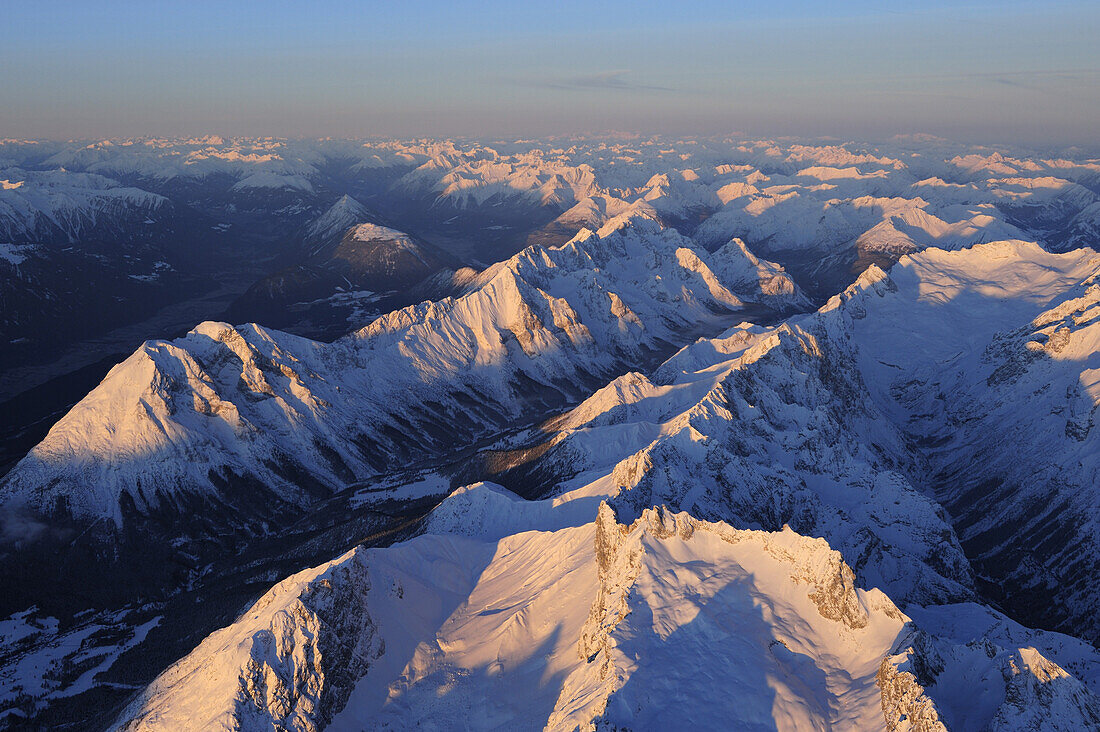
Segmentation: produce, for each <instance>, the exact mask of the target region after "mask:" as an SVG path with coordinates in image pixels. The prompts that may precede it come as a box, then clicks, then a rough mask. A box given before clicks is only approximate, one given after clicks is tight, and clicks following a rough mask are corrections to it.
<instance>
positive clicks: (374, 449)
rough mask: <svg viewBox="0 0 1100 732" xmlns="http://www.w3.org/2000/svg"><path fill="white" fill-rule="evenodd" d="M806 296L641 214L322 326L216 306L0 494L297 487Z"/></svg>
mask: <svg viewBox="0 0 1100 732" xmlns="http://www.w3.org/2000/svg"><path fill="white" fill-rule="evenodd" d="M708 262H709V264H708ZM754 273H755V275H754ZM803 302H804V300H803V296H802V295H801V293H799V292H798V290H797V288H796V287H795V286H794V285H793V283H792V282H791V281H790V280H789V278H787V277H786V275H784V274H783V272H782V270H780V269H779V268H777V267H776V266H775V265H773V264H771V263H768V262H761V261H760V260H757V259H756V258H755V257H753V256H752V255H751V254H749V253H748V252H747V251H746V250H745V249H744V248H743V247H741V246H740V245H738V244H737V243H733V244H731V245H730V246H728V247H726V248H723V249H721V250H719V251H718V252H715V253H714V254H707V253H706V252H704V251H702V250H699V249H696V248H694V247H693V246H692V244H691V241H690V240H688V239H686V238H685V237H683V236H682V235H680V234H678V233H676V232H675V231H671V230H664V229H662V228H661V227H660V226H659V225H657V224H655V223H653V222H649V221H645V220H620V221H618V222H616V223H615V224H614V225H610V226H607V227H605V228H604V229H601V230H600V232H598V233H593V232H591V231H587V230H586V231H584V232H582V233H581V234H580V235H578V236H577V237H576V238H575V239H574V240H573V241H571V242H570V243H568V244H566V245H565V246H563V247H561V248H557V249H544V248H539V247H532V248H529V249H527V250H524V251H523V252H521V253H520V254H517V255H516V256H515V257H513V258H512V259H510V260H508V261H506V262H503V263H501V264H498V265H496V266H494V267H492V268H490V269H489V270H487V271H486V272H484V273H482V274H481V275H480V276H479V277H478V278H477V279H476V281H474V282H473V283H472V284H471V285H469V288H468V294H466V295H463V296H461V297H457V298H448V299H446V300H442V301H439V302H424V303H421V304H419V305H416V306H412V307H409V308H405V309H403V310H399V311H396V312H393V313H390V314H389V315H386V316H383V317H381V318H379V319H378V320H376V321H375V322H374V323H372V324H371V325H369V326H368V327H366V328H364V329H362V330H360V331H358V332H355V333H352V334H350V335H348V336H347V337H345V338H343V339H341V340H339V341H337V342H335V343H333V344H323V343H317V342H313V341H309V340H306V339H302V338H297V337H294V336H290V335H288V334H285V333H279V332H277V331H269V330H266V329H264V328H261V327H259V326H256V325H247V326H242V327H240V328H233V327H231V326H229V325H227V324H224V323H204V324H202V325H200V326H199V327H198V328H196V329H195V330H193V331H192V332H191V333H189V334H188V335H187V336H186V337H184V338H181V339H178V340H175V341H171V342H164V341H150V342H147V343H146V344H145V345H143V346H142V347H141V349H139V350H138V351H137V352H136V353H135V354H134V355H132V356H131V357H130V358H128V359H127V360H126V361H125V362H123V363H122V364H120V365H118V366H116V367H115V368H114V369H113V370H112V371H111V373H110V374H108V376H107V378H106V379H105V380H104V381H103V383H102V384H101V385H100V386H99V387H98V388H97V389H95V390H94V391H93V392H92V393H91V394H89V395H88V396H87V397H86V398H85V399H84V400H83V401H81V402H80V403H79V404H78V405H77V406H76V407H74V408H73V410H72V411H71V412H70V413H69V414H68V415H66V416H65V417H64V418H63V419H62V420H61V421H60V422H59V423H58V424H57V425H55V426H54V428H53V429H52V430H51V431H50V434H49V435H48V436H47V438H46V439H45V440H44V441H43V442H42V443H41V444H40V445H39V446H38V447H36V448H35V449H34V450H32V451H31V453H30V454H29V455H28V456H27V457H26V458H25V459H24V460H23V461H22V462H21V463H19V465H17V466H16V467H15V468H14V469H13V470H12V471H11V473H9V475H8V476H7V477H6V478H5V481H4V485H3V489H2V490H3V498H4V499H5V500H6V501H10V502H12V503H15V504H18V503H25V504H27V505H28V506H29V507H30V508H31V509H32V510H36V511H52V510H54V509H60V510H62V512H67V513H71V514H72V515H73V516H75V517H78V518H87V519H95V518H99V517H107V518H110V519H112V520H114V521H115V523H116V524H119V525H121V523H122V521H123V516H124V514H128V513H137V514H146V513H149V512H150V511H152V510H154V509H167V510H172V509H173V507H174V508H175V510H182V505H183V504H181V503H179V501H187V500H188V498H187V497H188V496H189V495H191V494H197V495H200V496H205V499H204V500H209V501H213V502H214V505H226V506H236V507H237V508H243V507H244V506H245V505H251V502H253V501H256V500H258V498H259V496H258V495H257V493H259V494H260V495H270V496H272V497H273V498H274V499H275V504H274V505H275V506H278V505H280V503H281V504H289V505H306V504H308V503H309V501H310V496H311V495H312V496H318V495H326V494H327V493H328V492H329V491H330V490H331V489H332V488H333V487H335V486H339V485H343V484H344V483H346V482H349V481H352V480H355V479H358V478H362V477H364V476H367V475H372V474H375V473H377V472H378V471H380V470H384V469H386V468H387V467H390V466H394V465H399V464H401V462H402V461H404V460H407V459H409V458H411V457H412V456H417V455H420V456H425V455H431V454H434V453H436V452H438V451H439V450H440V449H442V447H445V446H447V445H454V444H456V443H458V442H459V441H462V440H472V439H473V438H474V437H476V436H477V435H478V434H480V433H482V432H484V431H486V430H488V429H490V428H494V427H495V428H500V427H502V426H504V425H505V424H506V423H507V422H509V421H511V420H515V419H517V418H520V417H521V416H522V415H523V414H524V411H525V410H526V409H530V408H531V407H533V406H534V407H537V408H538V409H540V410H545V409H547V408H548V407H549V406H550V405H553V404H555V403H560V401H561V400H562V399H565V398H570V397H571V396H572V395H581V394H583V393H584V392H585V391H586V389H587V388H588V386H589V385H591V384H593V383H595V382H596V381H597V379H598V378H600V377H603V378H606V375H608V374H610V373H613V372H615V371H616V370H619V369H621V368H622V364H624V363H627V362H629V363H636V362H638V361H639V360H644V359H645V358H646V356H647V354H649V353H651V352H655V351H659V350H661V349H663V348H667V347H668V346H669V345H671V344H676V343H677V342H679V343H682V342H683V341H684V340H686V339H687V338H688V337H690V335H691V334H692V333H693V332H695V331H696V330H698V329H700V328H704V329H705V328H718V327H720V324H721V323H722V322H723V319H728V318H729V315H730V313H732V312H735V311H738V310H741V309H742V308H743V307H745V305H746V304H757V305H760V304H762V305H766V306H770V307H774V308H790V307H792V306H794V307H797V306H800V305H801V304H803ZM242 483H243V484H245V485H246V486H248V487H247V488H245V489H244V496H243V497H242V496H241V495H240V493H241V490H242V489H241V484H242ZM261 503H263V501H262V500H261ZM249 510H251V509H247V510H245V511H243V512H242V516H240V517H238V519H237V520H243V521H245V522H247V520H248V512H249Z"/></svg>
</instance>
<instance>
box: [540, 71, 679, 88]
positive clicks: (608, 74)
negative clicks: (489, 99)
mask: <svg viewBox="0 0 1100 732" xmlns="http://www.w3.org/2000/svg"><path fill="white" fill-rule="evenodd" d="M629 73H630V69H615V70H612V71H599V72H596V73H594V74H581V75H579V76H571V77H567V78H561V79H542V80H529V81H526V82H521V83H526V84H529V85H531V86H536V87H539V88H543V89H567V90H571V91H590V90H594V89H595V90H604V91H606V90H612V91H656V92H674V91H678V90H677V89H673V88H672V87H668V86H658V85H656V84H639V83H637V82H635V81H631V80H630V79H627V78H625V77H626V75H627V74H629Z"/></svg>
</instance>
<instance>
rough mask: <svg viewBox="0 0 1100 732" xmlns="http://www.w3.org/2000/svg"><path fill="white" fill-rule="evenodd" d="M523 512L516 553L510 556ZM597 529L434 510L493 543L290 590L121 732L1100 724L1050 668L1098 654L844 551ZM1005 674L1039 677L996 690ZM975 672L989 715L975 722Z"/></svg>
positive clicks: (540, 512)
mask: <svg viewBox="0 0 1100 732" xmlns="http://www.w3.org/2000/svg"><path fill="white" fill-rule="evenodd" d="M452 501H453V502H456V503H457V504H459V505H457V506H451V505H449V504H451V503H452ZM508 502H510V503H511V504H512V506H513V509H512V516H513V518H512V519H511V524H510V527H509V531H511V532H514V533H508V534H507V535H504V536H496V535H495V534H496V526H495V521H492V519H494V518H496V517H497V516H498V513H497V512H498V510H499V509H500V508H501V506H502V505H504V504H505V503H508ZM589 509H590V510H589V511H588V512H587V513H588V516H587V518H582V516H581V514H580V513H578V514H576V515H575V516H572V517H571V518H572V519H573V521H569V522H566V524H567V525H562V526H558V527H555V528H552V529H551V528H549V527H548V526H547V525H546V521H547V520H548V519H549V520H552V521H553V520H555V519H552V518H551V514H552V513H553V511H549V512H548V511H547V510H546V508H545V507H543V506H539V505H533V504H530V503H527V502H524V501H522V499H519V498H518V497H516V496H508V495H507V492H506V491H504V490H503V489H501V488H499V487H495V486H490V485H484V484H483V485H479V486H473V487H470V488H468V489H466V490H464V491H462V492H461V493H459V494H456V495H455V496H452V497H451V498H449V499H448V500H447V501H445V502H444V503H443V504H442V505H441V506H440V507H439V508H438V509H437V510H436V514H438V513H440V512H441V511H445V512H449V513H450V514H451V516H458V515H464V516H466V517H467V518H469V519H470V520H471V521H472V522H473V523H472V525H469V524H467V525H454V526H453V527H452V528H454V529H456V530H457V533H449V529H448V528H447V527H448V524H447V521H448V520H447V519H444V520H443V521H436V522H434V523H433V524H432V526H431V528H430V529H429V533H428V534H426V535H422V536H420V537H418V538H416V539H413V540H410V541H407V542H404V543H401V544H396V545H394V546H392V547H389V548H386V549H374V550H366V549H356V550H353V551H352V552H350V553H348V554H346V555H344V556H343V557H341V558H339V559H337V560H335V561H333V562H331V563H329V564H326V565H322V566H321V567H318V568H315V569H311V570H306V571H305V572H302V573H300V574H297V575H295V576H293V577H290V578H288V579H287V580H284V581H283V582H281V583H279V584H278V585H276V587H275V588H273V589H272V590H271V591H270V592H269V593H268V594H267V595H265V596H264V597H263V598H262V599H260V600H259V601H258V602H257V603H256V604H255V605H254V606H253V607H252V608H251V609H250V610H248V611H246V612H245V613H244V615H242V616H241V618H239V619H238V620H237V622H236V623H234V624H233V625H231V626H229V627H227V628H225V629H223V630H220V631H217V632H215V633H214V634H212V635H211V636H209V637H208V638H207V639H206V640H205V641H203V643H202V644H201V645H199V647H198V648H196V649H195V650H194V651H193V652H192V653H191V654H189V655H188V656H187V657H185V658H184V659H182V660H181V661H179V662H178V663H176V664H175V665H173V666H172V667H171V668H169V669H168V670H167V671H165V672H164V673H163V674H161V676H160V677H158V679H157V680H156V681H154V682H153V684H151V685H150V686H149V687H148V688H147V689H146V690H145V692H144V693H143V694H142V695H141V696H140V697H139V698H137V699H136V700H135V701H134V702H133V703H132V704H131V706H130V707H129V708H127V709H126V710H125V712H124V713H123V714H122V715H121V717H120V719H119V720H118V723H117V726H118V728H119V729H123V730H132V731H136V730H158V729H173V730H190V729H213V728H217V729H229V728H232V729H241V730H263V729H270V728H271V726H276V727H282V728H286V729H320V728H322V727H323V728H326V729H330V730H344V729H348V730H351V729H403V728H406V727H407V726H408V725H409V723H410V720H413V719H415V720H416V721H417V723H418V724H419V725H420V726H422V727H426V728H430V729H447V728H455V727H459V728H464V729H538V728H545V729H551V730H559V729H561V730H572V729H578V728H580V729H596V728H605V727H610V728H623V727H627V728H632V729H668V728H675V727H684V726H686V727H692V728H730V727H733V728H738V729H750V728H774V729H780V730H798V729H822V728H834V729H881V728H883V727H887V728H889V729H944V727H943V726H942V723H941V722H940V719H941V715H943V718H944V719H948V720H951V721H954V720H955V719H958V718H959V717H958V714H960V713H965V714H967V715H969V716H968V721H970V722H977V723H979V724H980V723H982V722H989V721H992V722H993V724H992V727H991V728H993V729H1011V728H1012V727H1011V726H1006V724H1004V720H1008V721H1009V722H1012V721H1018V720H1019V719H1020V717H1019V714H1018V712H1019V711H1020V710H1021V709H1023V710H1029V709H1030V710H1033V711H1034V710H1039V709H1042V710H1045V711H1047V712H1049V713H1048V714H1047V716H1046V717H1045V722H1046V724H1048V725H1049V727H1050V728H1051V729H1073V728H1074V727H1073V725H1075V724H1077V725H1080V724H1084V725H1087V724H1089V723H1090V722H1091V721H1094V720H1095V719H1096V717H1095V716H1093V717H1089V716H1088V715H1089V714H1095V712H1096V706H1095V705H1096V702H1097V699H1096V696H1095V693H1094V691H1090V689H1089V688H1088V687H1087V685H1086V684H1084V683H1082V682H1081V681H1080V680H1078V679H1077V678H1075V677H1073V676H1072V675H1070V673H1069V672H1067V671H1066V670H1064V668H1063V667H1062V666H1060V665H1058V663H1057V662H1055V661H1053V660H1050V659H1049V658H1048V657H1047V656H1046V655H1044V654H1045V653H1050V654H1053V655H1056V656H1058V657H1060V658H1061V659H1062V662H1063V663H1065V664H1067V665H1071V664H1072V665H1075V666H1076V667H1078V668H1080V669H1083V670H1084V671H1086V672H1088V673H1094V672H1095V669H1096V664H1097V660H1098V658H1100V657H1098V654H1097V653H1096V651H1095V650H1094V649H1091V648H1088V647H1087V646H1085V645H1084V644H1080V643H1076V644H1075V642H1074V641H1073V640H1072V639H1069V638H1066V637H1064V636H1058V635H1057V634H1050V633H1046V634H1044V633H1038V634H1036V633H1033V632H1031V631H1026V630H1025V629H1022V628H1020V627H1019V626H1015V625H1014V624H1011V623H1008V622H1006V621H1004V620H1003V619H1002V618H999V617H998V616H997V615H996V614H995V613H993V612H992V611H988V610H986V609H984V608H980V607H979V606H971V605H963V606H946V607H944V608H937V609H936V610H934V611H929V612H927V613H926V614H925V617H927V622H926V624H921V623H922V621H919V620H918V622H917V623H914V622H913V621H911V620H910V619H909V618H908V617H907V616H906V615H904V614H903V613H902V612H901V611H900V610H898V608H897V607H896V606H895V605H894V603H892V602H891V601H890V599H889V598H888V597H887V596H886V595H885V594H884V593H882V592H881V591H879V590H863V589H859V588H857V587H856V586H855V585H854V584H853V575H852V572H851V570H850V569H848V567H847V566H846V565H845V564H844V562H843V560H842V559H841V558H840V555H839V554H838V553H837V552H835V551H833V550H831V549H830V548H829V546H828V544H826V542H825V541H823V540H821V539H810V538H807V537H803V536H799V535H798V534H796V533H794V532H793V531H790V530H789V529H784V530H783V531H779V532H763V531H754V530H737V529H734V528H731V527H730V526H728V525H726V524H723V523H710V522H705V521H700V520H697V519H693V518H691V517H690V516H688V515H687V514H682V513H681V514H674V513H670V512H668V511H665V510H663V509H647V510H646V511H644V512H643V513H642V514H641V515H640V516H639V517H638V519H637V520H635V521H633V522H631V523H630V524H621V523H619V522H618V521H617V520H616V518H615V515H614V512H613V511H612V510H611V509H610V508H609V507H608V506H607V505H606V504H602V505H599V506H598V507H597V506H594V505H590V506H589ZM524 514H526V515H527V519H528V520H527V525H526V526H524V521H523V515H524ZM593 514H594V515H593ZM593 519H594V520H593ZM482 526H484V527H490V531H489V533H484V532H483V531H482V530H481V529H480V528H478V527H482ZM952 614H954V615H952ZM954 616H958V617H959V619H960V622H959V623H958V624H953V623H952V622H951V618H952V617H954ZM982 643H984V644H985V645H981V644H982ZM1020 644H1026V645H1020ZM1039 648H1042V649H1043V650H1042V651H1040V650H1039ZM985 649H989V653H990V654H992V655H988V654H987V653H986V650H985ZM917 653H921V654H924V655H923V656H922V659H924V658H927V659H929V660H930V661H931V663H930V664H929V665H928V666H920V667H919V668H918V673H920V674H922V675H923V674H925V673H926V672H927V669H928V668H932V669H935V671H934V673H933V675H932V676H931V677H929V678H925V679H924V681H925V682H926V683H927V687H922V686H921V684H920V682H919V681H918V680H917V677H916V675H915V674H913V673H912V666H913V664H914V661H913V656H914V655H915V654H917ZM933 653H936V654H939V655H937V656H935V657H934V658H933V657H932V656H931V654H933ZM944 657H949V658H950V660H949V661H946V662H944V663H943V664H942V667H941V666H937V665H935V663H936V661H938V660H940V659H942V658H944ZM1002 658H1003V659H1005V661H1006V662H1007V663H1008V664H1011V662H1012V660H1013V659H1022V660H1023V662H1022V663H1017V665H1015V666H1011V665H1006V668H1011V669H1014V671H1013V672H1012V673H1011V674H1001V673H985V672H984V669H987V668H999V667H998V666H997V664H998V663H999V662H1000V661H999V659H1002ZM959 674H963V675H966V674H970V675H969V676H966V681H967V689H968V692H969V696H970V698H975V699H979V700H980V702H981V703H980V705H977V706H976V707H974V708H967V709H965V712H964V711H963V710H961V709H960V706H959V694H958V687H957V686H955V679H956V678H957V677H958V675H959ZM941 687H942V688H941ZM917 719H922V720H923V721H924V723H925V724H926V725H927V726H924V727H918V726H915V722H916V720H917ZM907 721H909V724H908V725H907V723H906V722H907ZM998 722H1000V723H998ZM974 728H977V727H974Z"/></svg>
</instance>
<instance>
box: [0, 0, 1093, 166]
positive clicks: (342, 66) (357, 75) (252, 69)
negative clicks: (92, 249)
mask: <svg viewBox="0 0 1100 732" xmlns="http://www.w3.org/2000/svg"><path fill="white" fill-rule="evenodd" d="M5 16H6V17H7V21H8V22H6V23H5V24H4V30H0V41H2V44H0V45H2V48H0V62H2V63H3V64H4V66H5V68H6V69H7V71H8V73H6V74H4V75H3V76H2V77H0V137H9V138H12V137H14V138H35V139H63V140H67V139H92V138H114V137H138V136H180V135H201V134H207V133H213V134H219V135H223V136H263V135H273V136H279V137H310V138H312V137H325V136H332V137H351V138H356V137H367V136H385V137H420V136H436V137H454V136H460V137H473V138H485V137H494V136H500V137H508V136H548V135H573V134H578V133H581V132H584V131H593V130H624V131H631V132H641V133H643V134H646V135H648V134H670V135H714V134H730V133H733V132H735V131H736V132H737V133H741V134H746V135H760V136H799V137H811V138H823V137H837V138H841V139H865V140H885V139H888V138H890V137H892V136H894V135H896V134H906V133H916V132H921V133H928V134H934V135H939V136H943V137H946V138H949V139H951V140H954V141H959V142H998V143H1006V144H1008V143H1016V144H1027V145H1035V146H1042V147H1047V146H1060V145H1084V146H1092V145H1095V144H1097V143H1098V142H1100V137H1098V134H1097V131H1096V125H1095V120H1096V119H1097V116H1098V115H1100V59H1098V58H1097V53H1096V51H1095V48H1094V46H1095V38H1096V37H1098V36H1100V7H1097V6H1096V5H1095V3H1084V2H1058V3H1048V4H1046V5H1045V7H1043V8H1042V9H1036V8H1035V7H1034V6H1033V5H1030V4H1026V3H1021V2H1007V3H989V2H978V3H968V4H963V5H954V4H949V3H946V2H939V1H938V0H937V1H936V2H933V3H926V4H924V5H923V6H922V7H921V8H919V9H916V10H912V9H906V6H905V4H903V3H887V4H885V5H883V4H881V3H870V2H845V3H841V4H837V5H835V6H833V7H831V8H829V9H828V11H827V12H826V11H825V10H822V9H820V8H818V7H817V6H815V5H814V4H811V3H805V2H793V3H790V2H789V3H781V4H777V5H774V6H769V7H767V8H757V7H738V6H737V5H736V4H735V5H730V4H719V3H714V2H709V1H708V2H703V3H697V4H693V5H692V7H691V8H690V11H687V9H685V8H683V7H680V6H674V5H670V4H663V3H641V4H636V5H630V6H617V5H616V4H611V3H575V2H567V3H558V4H545V5H534V6H524V7H514V6H512V5H511V4H507V3H502V2H495V1H494V2H486V3H478V4H477V5H476V6H468V5H466V6H463V5H461V4H444V3H439V2H415V3H407V4H405V5H403V6H401V7H389V6H384V5H377V4H375V3H364V4H357V3H346V2H330V3H324V4H323V5H321V6H313V5H311V6H309V7H297V6H291V5H287V4H283V3H274V4H271V5H270V6H269V7H264V8H263V10H262V11H261V10H258V9H256V8H255V6H245V5H244V4H241V5H236V6H231V7H222V6H220V5H218V4H214V3H209V2H197V3H189V4H186V5H182V4H177V3H167V2H157V3H142V4H138V3H134V2H129V1H126V0H114V1H113V2H105V3H100V4H97V5H94V6H92V5H87V6H77V7H71V6H70V5H68V4H65V3H58V2H41V3H36V4H34V5H33V6H30V5H27V6H20V7H9V8H6V10H5Z"/></svg>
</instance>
